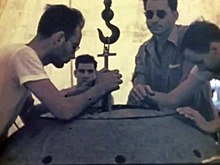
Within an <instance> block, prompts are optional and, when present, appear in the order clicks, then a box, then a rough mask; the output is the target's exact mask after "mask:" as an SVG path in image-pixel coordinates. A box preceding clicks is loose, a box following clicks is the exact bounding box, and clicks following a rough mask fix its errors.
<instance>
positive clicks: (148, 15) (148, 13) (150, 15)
mask: <svg viewBox="0 0 220 165" xmlns="http://www.w3.org/2000/svg"><path fill="white" fill-rule="evenodd" d="M154 14H155V13H154V11H153V10H147V11H145V12H144V15H145V16H146V18H147V19H152V18H153V17H154ZM156 15H157V17H158V18H160V19H164V18H165V16H166V15H167V13H166V11H164V10H157V11H156Z"/></svg>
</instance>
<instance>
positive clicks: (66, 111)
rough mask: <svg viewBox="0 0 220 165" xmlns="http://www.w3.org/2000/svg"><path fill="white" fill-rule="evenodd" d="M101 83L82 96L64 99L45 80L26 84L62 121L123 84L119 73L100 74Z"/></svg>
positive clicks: (75, 114)
mask: <svg viewBox="0 0 220 165" xmlns="http://www.w3.org/2000/svg"><path fill="white" fill-rule="evenodd" d="M99 79H100V81H99V83H97V84H96V85H95V86H93V87H91V88H90V89H89V90H87V91H85V92H84V93H82V94H79V95H76V96H71V97H64V96H63V95H62V94H61V93H60V92H59V91H58V90H57V89H56V87H55V86H54V85H53V84H52V83H51V81H50V80H48V79H44V80H39V81H32V82H27V83H25V86H26V87H27V88H28V89H29V90H30V91H32V92H33V94H34V95H35V96H36V97H37V98H38V99H39V100H40V101H41V102H42V103H44V104H45V105H46V106H47V108H48V109H49V110H50V111H51V113H52V114H53V115H54V116H56V117H57V118H60V119H71V118H73V117H75V116H77V115H79V114H80V113H81V112H82V111H83V110H84V109H85V108H86V107H88V106H90V105H91V104H93V103H94V102H96V101H97V100H98V99H100V98H101V97H102V96H103V95H104V94H106V93H107V92H110V91H113V90H116V89H118V88H119V84H121V83H122V81H121V75H120V74H119V73H118V71H116V70H115V71H107V72H102V73H100V76H99Z"/></svg>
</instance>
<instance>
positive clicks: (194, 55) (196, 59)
mask: <svg viewBox="0 0 220 165" xmlns="http://www.w3.org/2000/svg"><path fill="white" fill-rule="evenodd" d="M183 53H184V55H185V59H186V60H187V61H189V62H191V63H193V64H198V63H201V62H202V61H203V59H204V58H205V57H206V56H207V54H208V52H207V53H198V52H195V51H193V50H190V49H188V48H186V49H185V50H184V52H183Z"/></svg>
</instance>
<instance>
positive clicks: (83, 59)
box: [75, 54, 97, 70]
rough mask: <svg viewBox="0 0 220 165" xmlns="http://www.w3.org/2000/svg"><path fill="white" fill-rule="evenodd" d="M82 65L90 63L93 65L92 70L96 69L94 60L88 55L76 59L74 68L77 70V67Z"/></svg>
mask: <svg viewBox="0 0 220 165" xmlns="http://www.w3.org/2000/svg"><path fill="white" fill-rule="evenodd" d="M80 63H82V64H88V63H92V64H93V65H94V68H95V70H96V68H97V62H96V60H95V59H94V57H93V56H91V55H89V54H83V55H80V56H77V57H76V61H75V68H76V69H77V68H78V65H79V64H80Z"/></svg>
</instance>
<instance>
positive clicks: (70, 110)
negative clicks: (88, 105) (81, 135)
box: [52, 106, 82, 120]
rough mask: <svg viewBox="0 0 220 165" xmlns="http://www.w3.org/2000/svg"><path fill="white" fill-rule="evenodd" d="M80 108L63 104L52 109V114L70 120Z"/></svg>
mask: <svg viewBox="0 0 220 165" xmlns="http://www.w3.org/2000/svg"><path fill="white" fill-rule="evenodd" d="M81 111H82V110H81V109H80V107H77V106H76V107H73V106H64V107H62V108H59V109H56V110H55V111H52V113H53V115H54V116H55V117H56V118H58V119H61V120H71V119H73V118H75V117H77V116H78V115H79V114H80V112H81Z"/></svg>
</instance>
